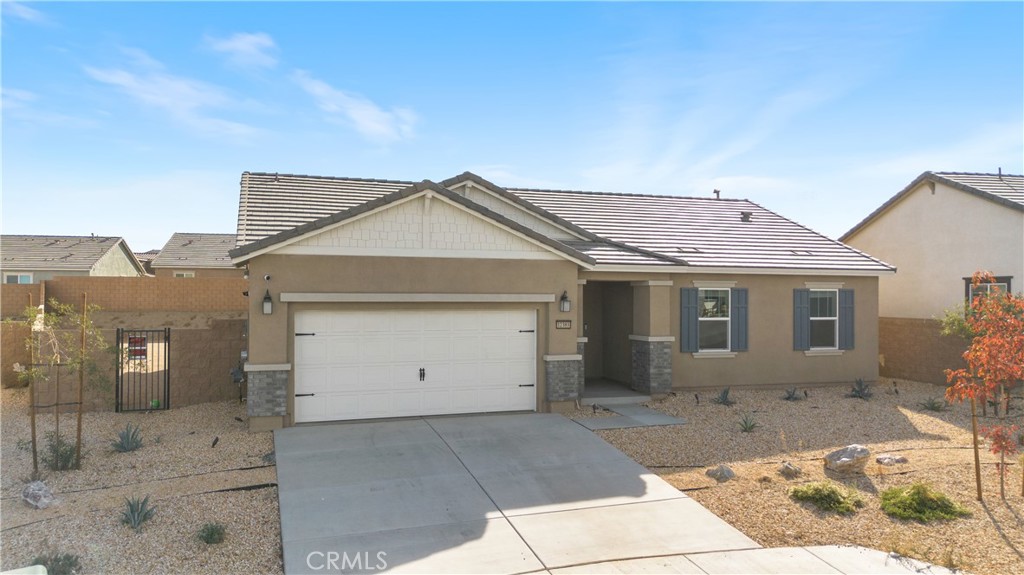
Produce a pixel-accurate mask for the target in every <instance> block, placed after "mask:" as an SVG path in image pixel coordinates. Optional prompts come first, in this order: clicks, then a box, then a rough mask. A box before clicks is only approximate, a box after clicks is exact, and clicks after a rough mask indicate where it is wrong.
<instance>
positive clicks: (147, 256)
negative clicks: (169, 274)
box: [135, 250, 160, 275]
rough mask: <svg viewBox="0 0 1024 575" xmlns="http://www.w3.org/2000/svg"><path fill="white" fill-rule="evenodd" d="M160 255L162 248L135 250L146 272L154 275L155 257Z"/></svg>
mask: <svg viewBox="0 0 1024 575" xmlns="http://www.w3.org/2000/svg"><path fill="white" fill-rule="evenodd" d="M158 255H160V250H149V251H147V252H135V257H136V258H138V260H139V263H141V264H142V267H143V269H145V270H146V273H147V274H149V275H153V267H152V264H153V258H155V257H156V256H158Z"/></svg>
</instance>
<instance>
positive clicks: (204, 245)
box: [150, 233, 235, 268]
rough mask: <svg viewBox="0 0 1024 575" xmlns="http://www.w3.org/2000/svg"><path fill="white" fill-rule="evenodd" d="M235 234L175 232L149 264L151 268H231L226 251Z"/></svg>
mask: <svg viewBox="0 0 1024 575" xmlns="http://www.w3.org/2000/svg"><path fill="white" fill-rule="evenodd" d="M234 247H235V234H186V233H176V234H174V235H172V236H171V239H170V240H168V241H167V243H166V244H165V245H164V249H162V250H160V255H158V256H156V258H154V259H153V263H152V264H150V266H152V267H153V268H182V267H185V268H233V267H234V266H233V265H232V264H231V258H230V257H229V256H228V252H229V251H231V249H232V248H234Z"/></svg>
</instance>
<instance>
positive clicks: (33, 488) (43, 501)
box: [21, 481, 56, 509]
mask: <svg viewBox="0 0 1024 575" xmlns="http://www.w3.org/2000/svg"><path fill="white" fill-rule="evenodd" d="M21 498H22V500H24V501H25V503H27V504H28V505H29V506H30V507H35V508H36V509H46V508H47V507H49V506H51V505H53V504H54V503H55V502H56V499H54V498H53V492H52V491H50V488H49V487H47V486H46V484H45V483H43V482H42V481H33V482H32V483H29V484H28V485H26V486H25V489H22V490H21Z"/></svg>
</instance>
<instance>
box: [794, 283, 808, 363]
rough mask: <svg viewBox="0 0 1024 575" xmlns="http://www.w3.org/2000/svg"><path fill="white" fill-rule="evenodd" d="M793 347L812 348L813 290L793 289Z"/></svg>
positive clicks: (797, 348)
mask: <svg viewBox="0 0 1024 575" xmlns="http://www.w3.org/2000/svg"><path fill="white" fill-rule="evenodd" d="M793 349H796V350H808V349H811V290H809V289H795V290H793Z"/></svg>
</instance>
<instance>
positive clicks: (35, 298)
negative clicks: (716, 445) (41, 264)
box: [0, 284, 46, 319]
mask: <svg viewBox="0 0 1024 575" xmlns="http://www.w3.org/2000/svg"><path fill="white" fill-rule="evenodd" d="M29 295H31V296H32V305H33V306H37V305H39V304H40V303H42V301H43V298H44V297H45V295H46V294H45V289H44V286H42V285H40V284H4V285H3V286H0V315H2V316H3V319H11V318H15V319H22V318H23V317H24V313H25V308H27V307H28V296H29Z"/></svg>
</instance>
